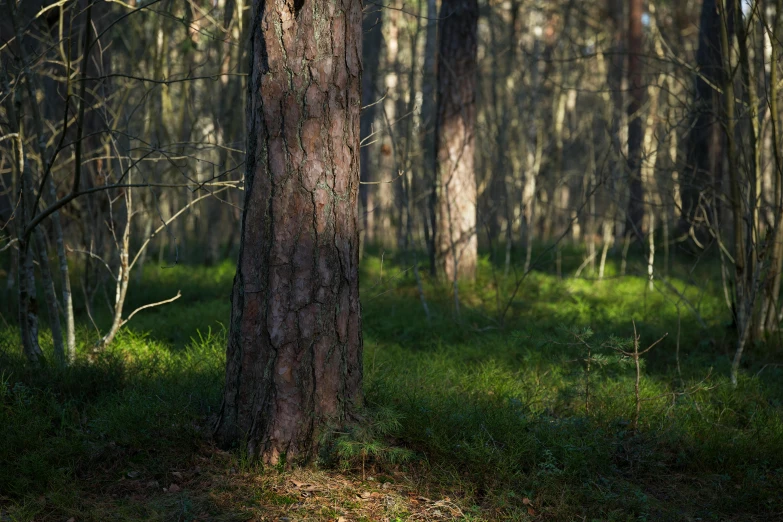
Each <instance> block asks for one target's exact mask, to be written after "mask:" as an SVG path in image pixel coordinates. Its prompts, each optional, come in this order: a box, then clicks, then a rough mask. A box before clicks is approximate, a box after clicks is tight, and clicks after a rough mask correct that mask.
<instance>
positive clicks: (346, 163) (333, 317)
mask: <svg viewBox="0 0 783 522" xmlns="http://www.w3.org/2000/svg"><path fill="white" fill-rule="evenodd" d="M361 31H362V7H361V2H360V1H359V0H339V1H338V2H328V1H325V0H304V1H303V2H302V0H283V1H280V2H265V1H264V0H254V2H253V15H252V16H251V19H250V35H251V36H250V46H251V47H250V60H251V65H250V73H249V76H248V107H247V110H248V113H247V125H248V128H247V131H248V144H247V166H246V173H245V211H244V215H243V218H242V236H241V244H240V254H239V261H238V265H237V274H236V277H235V279H234V288H233V293H232V312H231V323H230V331H229V339H228V349H227V361H226V386H225V391H224V395H223V404H222V407H221V411H220V417H219V420H218V422H217V425H216V438H217V440H218V441H219V442H220V443H221V444H222V445H224V446H225V445H233V444H244V445H246V450H247V452H248V454H249V455H251V456H253V457H258V458H260V459H261V460H262V461H263V462H265V463H267V464H272V465H274V464H278V463H285V464H289V465H290V464H292V463H294V462H306V461H309V460H311V459H312V458H313V457H314V456H315V455H316V454H317V450H318V440H319V435H320V433H321V432H322V430H323V429H324V428H326V427H328V426H329V425H340V424H342V423H344V422H346V421H350V420H351V419H352V417H353V416H354V415H353V414H354V411H355V410H356V409H357V408H358V407H359V406H360V405H361V400H362V393H361V385H362V359H361V357H362V336H361V314H360V309H359V277H358V260H359V238H358V212H357V202H358V199H357V198H358V190H359V155H360V152H359V113H360V109H361V42H362V33H361Z"/></svg>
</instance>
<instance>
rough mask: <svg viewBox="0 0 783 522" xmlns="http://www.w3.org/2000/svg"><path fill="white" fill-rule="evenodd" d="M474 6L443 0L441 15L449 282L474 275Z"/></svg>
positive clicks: (442, 222) (467, 0)
mask: <svg viewBox="0 0 783 522" xmlns="http://www.w3.org/2000/svg"><path fill="white" fill-rule="evenodd" d="M477 27H478V3H477V1H476V0H444V1H443V5H442V6H441V14H440V51H439V54H438V109H437V111H438V114H437V122H436V129H435V143H436V145H435V146H436V150H437V157H436V162H437V166H436V172H437V174H438V188H439V194H438V208H437V212H438V228H437V235H436V242H437V243H436V244H437V253H438V256H439V259H440V265H441V268H442V269H443V271H444V273H445V274H446V277H447V278H448V280H449V281H456V280H457V279H461V278H466V279H472V278H474V277H475V275H476V262H477V257H478V240H477V236H476V196H477V187H476V175H475V172H474V169H473V155H474V149H475V134H474V127H475V123H476V70H477V65H476V61H477V56H476V53H477V49H478V46H477Z"/></svg>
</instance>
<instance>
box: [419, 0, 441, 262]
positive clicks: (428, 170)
mask: <svg viewBox="0 0 783 522" xmlns="http://www.w3.org/2000/svg"><path fill="white" fill-rule="evenodd" d="M437 17H438V7H437V0H427V18H428V19H429V20H428V21H427V34H426V39H425V43H424V73H423V77H422V81H421V84H422V86H421V92H422V103H421V130H420V133H421V148H422V156H423V157H424V162H423V163H424V169H423V172H424V176H423V178H424V179H423V183H424V185H425V189H424V190H423V191H422V192H423V193H426V194H428V195H429V196H428V197H426V198H422V204H421V214H422V216H423V221H424V239H425V241H426V243H427V257H428V259H429V264H430V275H432V276H434V275H435V274H436V272H437V260H436V256H435V252H436V248H435V236H436V233H435V230H436V228H435V227H436V226H437V214H436V212H435V209H436V206H437V191H436V188H435V186H436V183H435V170H434V166H435V84H436V82H437V77H436V74H435V64H436V58H437V57H436V46H437V45H438V24H437V22H435V21H434V20H435V19H436V18H437Z"/></svg>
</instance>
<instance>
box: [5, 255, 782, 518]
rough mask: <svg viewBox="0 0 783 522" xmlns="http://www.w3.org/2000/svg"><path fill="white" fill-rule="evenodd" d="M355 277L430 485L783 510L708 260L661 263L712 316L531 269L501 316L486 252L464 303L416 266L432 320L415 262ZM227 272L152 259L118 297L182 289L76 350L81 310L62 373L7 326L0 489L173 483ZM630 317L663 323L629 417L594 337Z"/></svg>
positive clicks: (660, 296) (368, 340)
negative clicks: (691, 274)
mask: <svg viewBox="0 0 783 522" xmlns="http://www.w3.org/2000/svg"><path fill="white" fill-rule="evenodd" d="M615 272H616V267H615V266H614V265H612V266H611V267H610V270H609V274H614V273H615ZM675 272H676V271H675ZM361 277H362V302H363V326H364V335H365V347H366V350H365V377H366V395H367V403H368V405H369V407H370V408H391V409H393V410H394V411H397V412H399V413H400V415H401V416H402V422H401V425H400V427H399V429H398V430H397V431H396V432H395V433H394V434H393V435H392V437H391V440H393V442H394V443H396V444H399V445H403V446H407V447H409V448H411V449H413V450H415V451H416V452H417V453H418V454H419V455H420V456H421V457H422V462H421V463H420V464H419V465H418V466H419V467H420V468H421V469H424V470H426V472H425V475H426V479H427V482H428V483H434V484H439V485H442V486H443V487H445V488H448V489H449V490H450V491H454V492H456V493H455V494H458V495H459V496H460V499H461V502H463V503H464V504H465V505H471V504H476V505H478V506H480V507H481V508H482V509H481V510H480V512H481V513H483V515H482V516H483V517H484V519H508V518H516V519H526V517H529V516H530V511H529V510H528V508H531V509H533V508H532V507H531V505H530V502H531V501H530V500H527V502H526V500H525V499H533V500H532V502H533V505H534V506H535V509H534V511H535V512H536V513H537V514H538V515H540V516H542V517H544V518H547V519H555V520H572V519H579V518H581V517H583V516H588V517H590V518H596V519H600V520H638V519H653V520H654V519H658V520H689V519H695V518H697V517H698V518H702V519H727V518H729V519H737V520H740V519H741V520H753V519H757V520H770V516H771V514H774V513H780V512H783V500H782V499H781V498H780V496H779V491H780V489H781V488H783V421H782V420H781V419H782V418H783V415H781V413H782V406H781V402H782V401H783V390H782V389H781V386H783V371H781V370H780V368H778V367H769V368H767V369H765V371H764V372H762V373H761V375H756V374H757V372H758V370H757V369H756V368H759V366H760V365H761V364H762V363H761V362H760V361H761V355H763V354H764V352H763V351H761V350H760V349H759V350H757V351H756V357H757V360H754V359H753V356H754V353H753V352H751V354H750V355H751V357H750V358H749V365H748V371H747V372H746V374H745V376H744V377H743V379H742V380H741V382H740V386H739V388H737V389H732V388H731V387H730V386H729V385H728V380H727V379H726V377H725V376H726V375H727V368H728V358H727V356H726V355H727V353H728V352H727V351H725V350H724V348H725V346H728V345H729V344H730V335H731V332H730V330H729V329H728V328H727V327H726V325H725V324H724V323H725V319H724V318H723V317H724V315H725V312H724V310H725V305H724V304H723V303H722V301H721V299H720V297H719V296H720V292H719V281H717V282H716V281H715V280H714V278H712V277H711V276H710V274H705V277H704V279H703V280H701V281H697V282H696V283H697V284H685V283H684V282H683V281H681V280H678V279H675V278H672V279H671V280H670V284H671V285H673V286H674V287H676V288H677V289H678V292H679V293H680V294H682V295H685V296H686V297H688V299H689V300H690V301H691V302H692V303H693V306H694V307H698V308H697V310H698V312H699V314H700V315H701V316H702V318H703V319H704V320H705V321H708V326H709V328H710V330H709V331H708V332H705V331H704V330H703V328H702V327H701V325H700V323H699V321H698V320H697V319H696V318H695V315H694V314H693V313H692V311H691V310H689V309H687V308H686V307H685V305H684V304H682V303H680V304H679V307H680V314H679V321H678V313H677V309H678V306H677V304H676V303H677V299H678V297H677V295H676V294H674V293H672V292H671V291H666V290H665V289H662V290H660V291H658V290H653V291H650V290H649V289H648V288H647V281H646V280H645V279H644V278H640V277H627V278H622V279H621V278H610V279H607V280H605V281H603V282H600V283H599V282H594V281H586V280H581V279H563V280H561V279H559V278H558V277H557V275H556V274H553V273H549V272H534V273H532V274H531V275H530V276H529V277H528V278H526V279H525V280H524V282H522V283H521V285H520V288H519V291H518V292H517V293H516V296H515V297H514V299H513V300H511V301H510V302H511V305H510V306H509V309H508V313H507V314H506V316H505V321H504V322H503V324H501V322H500V321H499V320H498V317H499V316H500V313H499V312H500V310H503V309H504V308H505V303H507V302H509V300H510V299H511V297H510V296H511V295H512V293H513V289H514V287H515V284H516V283H515V282H514V280H513V278H510V279H509V280H506V281H502V279H500V278H498V274H497V271H495V272H494V273H493V270H492V267H491V265H490V264H489V262H488V261H487V260H486V259H484V260H483V261H482V263H481V267H480V272H479V276H478V278H477V281H476V282H475V283H473V284H469V285H464V286H462V287H461V288H460V296H461V308H460V314H459V317H457V315H456V313H455V309H454V303H453V300H452V298H451V297H450V294H449V289H448V288H447V287H444V286H441V285H440V284H439V283H438V282H437V281H430V280H428V279H427V278H425V280H424V292H425V297H426V299H427V302H428V305H429V308H430V313H431V316H432V317H431V319H430V320H429V321H428V320H427V318H426V316H425V313H424V310H423V307H422V305H421V302H420V300H419V295H418V292H417V289H416V285H415V281H414V280H413V276H412V273H411V271H410V270H409V269H408V267H407V266H406V265H405V263H404V262H403V261H402V260H395V259H394V257H393V256H384V261H383V269H381V259H380V257H374V256H368V257H366V258H365V260H364V262H363V264H362V275H361ZM232 278H233V264H229V263H226V264H224V265H221V266H220V267H213V268H209V269H206V268H202V267H188V266H178V267H175V268H173V269H161V268H154V269H153V268H152V267H148V271H147V273H146V274H145V279H144V281H143V282H142V283H141V284H138V285H134V286H132V287H131V291H130V294H129V302H128V306H127V310H132V309H134V308H135V307H137V306H141V305H143V304H146V303H148V302H155V301H159V300H162V299H166V298H169V297H171V295H174V294H176V292H177V291H178V290H181V291H182V294H183V297H182V298H181V299H180V300H178V301H177V302H175V303H173V304H171V305H166V306H163V307H159V308H154V309H151V310H145V311H144V312H142V313H140V314H139V315H138V316H137V317H134V319H133V321H132V322H131V323H130V324H129V325H128V327H127V328H125V329H124V330H123V331H122V333H121V334H120V336H119V337H118V339H117V341H116V343H115V344H114V345H113V346H112V347H111V349H110V350H109V351H108V352H107V353H105V354H103V355H101V356H99V357H97V358H95V359H94V360H93V361H92V362H88V361H87V360H86V354H87V353H88V352H89V348H90V346H91V342H92V339H94V338H96V335H97V334H96V333H95V331H94V330H90V329H88V327H87V326H86V325H85V324H84V322H82V326H81V327H80V328H81V329H80V333H79V341H80V350H81V352H82V353H83V354H84V357H85V360H83V361H82V362H80V364H77V365H76V366H75V367H73V368H70V369H69V370H67V371H65V372H59V371H58V370H56V369H47V370H45V371H43V372H35V371H31V370H29V369H27V368H25V367H24V366H23V365H22V364H21V361H20V360H19V357H18V356H17V355H16V347H17V346H18V339H17V338H16V333H15V332H14V331H13V330H10V329H9V330H7V331H5V332H3V334H2V335H0V339H2V347H1V348H2V349H0V352H2V353H5V354H6V355H3V356H2V357H3V358H2V359H0V375H1V376H2V377H0V380H2V382H3V383H4V384H3V385H2V386H1V387H0V390H1V393H0V395H1V397H0V496H3V497H6V498H7V499H8V498H12V499H15V500H13V502H14V506H16V508H17V510H18V512H20V513H21V512H22V511H23V510H22V508H20V507H19V506H23V505H25V503H31V502H32V503H33V504H35V502H33V500H32V499H36V498H38V497H37V496H38V495H40V494H46V495H48V496H49V497H51V498H58V499H59V500H57V502H58V503H59V507H58V509H59V511H58V513H68V512H73V511H74V510H78V509H79V505H80V503H83V502H84V498H85V496H86V495H87V494H88V493H87V492H88V491H89V490H90V488H98V489H99V490H100V491H102V492H104V493H106V494H110V492H111V491H113V489H112V488H113V487H116V484H117V483H118V481H127V480H128V479H129V478H132V477H135V476H136V475H135V474H142V476H144V477H149V480H151V481H157V482H159V483H160V484H161V485H164V484H166V483H167V481H170V480H171V476H170V473H171V470H172V469H178V466H179V467H181V463H182V462H189V461H191V460H192V459H193V458H194V455H195V453H196V451H197V449H198V448H199V447H200V446H202V445H204V444H207V443H208V440H209V422H208V419H209V417H210V415H212V414H214V412H215V411H216V409H217V408H218V407H219V398H220V388H221V385H222V381H223V371H224V369H223V365H224V357H225V332H224V330H222V328H221V326H220V324H226V323H227V321H228V318H229V313H230V305H229V293H230V290H231V281H232ZM107 320H108V317H107V316H105V315H103V316H100V315H99V317H98V322H99V324H105V323H106V322H107ZM632 320H634V321H635V322H636V325H637V327H638V331H639V333H640V335H641V336H642V344H643V345H645V344H649V343H652V342H653V341H654V340H656V339H658V338H659V337H660V336H661V335H663V334H664V333H666V332H668V333H669V336H668V337H667V338H666V339H665V340H664V342H662V343H661V344H660V345H659V346H657V347H656V348H655V349H654V350H653V351H652V352H651V353H650V354H649V357H645V360H644V366H643V368H642V380H641V388H640V394H641V398H642V399H643V402H642V410H641V415H640V419H639V429H638V430H635V431H634V430H632V429H631V427H630V422H631V419H632V418H633V414H634V413H633V412H634V411H635V406H636V403H635V395H634V371H633V368H630V367H628V366H627V365H622V364H619V363H618V362H616V361H615V362H612V360H611V358H612V355H613V354H612V353H611V352H610V351H607V350H606V349H603V350H602V348H601V345H602V342H603V340H605V339H606V338H608V337H609V336H610V335H617V336H619V337H629V336H630V335H631V334H632V331H633V326H632V324H631V321H632ZM678 322H679V325H680V332H679V333H680V335H679V346H680V366H681V369H682V376H681V377H682V378H681V377H680V374H678V373H677V371H676V360H675V358H674V354H675V352H676V344H677V339H676V337H677V336H676V331H677V330H676V327H677V325H678ZM585 327H590V328H592V329H593V330H594V331H595V332H596V334H595V336H594V337H592V338H591V339H590V341H589V342H590V343H592V345H593V346H594V350H593V351H592V353H591V360H595V364H594V365H593V366H592V368H591V371H590V374H589V381H588V374H587V372H586V365H585V364H584V363H585V358H586V357H587V354H586V349H585V347H584V345H582V344H580V343H577V342H575V340H574V338H573V335H572V334H571V333H569V332H573V331H574V330H575V329H576V331H583V329H584V328H585ZM199 332H201V333H199ZM710 338H713V339H715V338H717V339H715V341H716V342H715V343H714V344H713V343H712V341H711V340H710ZM707 340H710V341H709V342H706V341H707ZM44 345H45V348H46V349H47V350H50V349H51V347H50V345H51V342H50V341H49V342H47V341H45V342H44ZM599 356H601V357H604V359H602V360H601V359H600V357H599ZM711 366H712V367H713V370H712V374H711V376H710V378H709V379H708V380H706V381H704V382H702V381H703V380H704V378H705V376H706V375H707V374H708V373H709V369H710V367H711ZM759 369H761V368H759ZM588 389H589V394H590V399H589V412H587V409H588V408H587V406H588V404H587V402H588V400H587V393H586V392H587V390H588ZM685 391H687V392H688V393H684V392H685ZM228 465H229V466H230V465H232V464H228ZM409 471H410V470H409ZM139 480H140V479H135V478H134V479H133V481H135V482H138V481H139ZM135 482H134V483H135ZM2 501H3V499H0V503H2ZM158 501H161V500H160V499H158V500H156V501H155V502H158ZM161 502H163V504H166V505H165V506H162V507H160V509H164V510H169V508H170V509H171V510H175V509H180V508H182V509H184V508H183V507H182V506H179V507H177V506H173V507H172V506H168V504H167V502H168V503H171V502H172V500H167V499H163V500H162V501H161ZM193 502H194V503H198V502H200V501H197V500H193ZM31 505H32V504H31ZM35 505H36V506H37V504H35ZM63 506H64V507H63ZM150 506H152V504H150ZM150 506H147V508H146V509H147V510H146V511H145V510H142V511H138V512H135V511H134V513H136V514H133V513H130V514H129V515H128V517H127V518H128V519H133V518H134V517H136V519H140V518H145V517H147V518H149V516H150V515H149V514H150V511H149V510H150V509H152V510H154V509H158V508H155V507H154V506H152V507H150ZM31 509H32V508H31ZM188 509H190V508H188ZM36 510H37V511H36ZM69 510H70V511H69ZM44 511H45V507H42V508H40V509H39V508H35V509H32V511H30V513H33V514H32V515H30V517H29V518H30V519H32V518H36V517H37V516H39V515H40V514H41V513H42V512H44ZM167 512H168V511H167ZM172 512H173V511H172ZM139 513H142V514H139ZM177 516H178V515H177ZM23 518H24V517H23ZM164 518H165V517H164ZM479 518H481V517H479Z"/></svg>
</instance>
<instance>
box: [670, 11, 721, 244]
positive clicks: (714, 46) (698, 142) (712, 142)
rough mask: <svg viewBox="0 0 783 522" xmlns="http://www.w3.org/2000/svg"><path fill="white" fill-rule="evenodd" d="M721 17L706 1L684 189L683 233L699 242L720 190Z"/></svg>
mask: <svg viewBox="0 0 783 522" xmlns="http://www.w3.org/2000/svg"><path fill="white" fill-rule="evenodd" d="M721 23H722V21H721V16H720V13H719V12H718V7H717V5H716V3H715V0H704V1H703V3H702V8H701V19H700V21H699V49H698V52H697V54H696V65H697V68H698V71H699V72H698V74H696V91H695V99H694V102H693V111H692V116H691V121H692V123H691V125H690V126H689V128H690V132H689V133H688V137H687V142H686V143H687V144H686V146H687V153H686V162H687V163H686V166H685V171H684V177H685V179H684V180H683V186H682V210H681V213H680V225H679V228H680V233H681V234H683V235H685V234H689V235H690V233H691V228H692V229H693V232H692V234H693V237H695V238H696V240H697V241H699V242H700V243H703V242H704V241H705V240H706V239H707V237H708V236H707V227H708V226H709V223H710V222H712V223H714V221H713V219H714V215H713V213H714V211H715V208H714V204H713V201H714V194H716V193H718V191H719V189H720V181H721V177H722V172H721V171H722V165H723V157H724V149H725V134H724V130H723V125H722V123H721V121H720V116H719V111H720V107H721V96H722V94H721V93H720V92H719V91H718V90H717V89H716V87H717V86H721V85H723V84H724V83H725V81H726V80H725V76H726V75H725V71H724V68H723V62H722V56H723V54H722V50H721V48H722V46H721V37H720V34H721V33H720V31H721V29H720V26H721Z"/></svg>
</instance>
